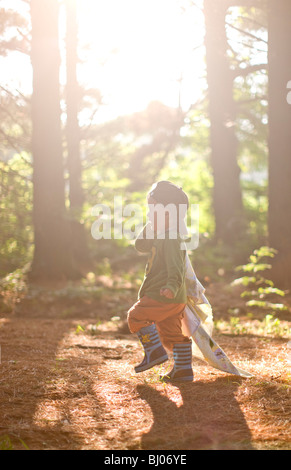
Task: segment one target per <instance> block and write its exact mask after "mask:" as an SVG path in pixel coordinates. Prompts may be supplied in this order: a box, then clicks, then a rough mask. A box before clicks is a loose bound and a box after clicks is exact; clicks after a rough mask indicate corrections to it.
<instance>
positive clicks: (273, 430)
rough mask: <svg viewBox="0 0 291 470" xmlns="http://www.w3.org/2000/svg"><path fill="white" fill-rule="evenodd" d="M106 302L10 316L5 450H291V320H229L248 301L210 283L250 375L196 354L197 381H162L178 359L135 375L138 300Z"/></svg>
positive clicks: (1, 328)
mask: <svg viewBox="0 0 291 470" xmlns="http://www.w3.org/2000/svg"><path fill="white" fill-rule="evenodd" d="M107 294H108V295H105V294H104V295H103V296H102V298H100V299H95V300H94V301H90V302H87V304H85V303H84V302H83V303H79V304H77V303H76V302H75V301H74V299H72V300H71V303H70V304H68V301H67V300H65V299H61V300H60V299H59V300H58V301H56V302H50V303H48V302H43V303H41V302H35V301H34V302H29V301H27V303H25V302H24V304H22V306H21V308H20V309H19V311H18V312H17V311H16V313H14V314H11V313H10V314H7V315H5V314H2V315H1V318H0V345H1V364H0V416H1V420H0V449H4V450H7V449H13V450H24V449H30V450H52V449H56V450H64V449H71V450H113V451H114V450H142V449H145V450H202V449H203V450H223V449H227V450H250V449H254V450H290V449H291V424H290V423H291V391H290V388H291V387H290V386H291V368H290V367H291V364H290V362H288V348H287V343H288V336H287V335H286V334H285V333H282V331H283V330H284V331H285V332H286V330H288V328H290V322H288V316H287V315H286V316H285V317H282V318H281V319H280V322H279V327H278V322H277V323H276V328H277V329H276V328H275V326H274V325H275V324H274V325H273V328H272V325H271V328H269V329H268V328H265V330H264V332H263V333H262V331H261V330H260V328H261V326H262V325H263V320H262V321H260V320H258V319H257V318H256V319H255V320H254V319H250V318H249V317H247V316H244V315H243V314H240V315H239V322H232V324H231V323H230V322H229V321H228V322H227V323H226V322H225V319H226V318H227V315H228V317H229V313H228V314H227V312H228V311H229V308H230V307H237V305H238V297H239V296H237V294H236V293H230V291H229V289H228V287H227V285H224V284H223V283H214V284H210V285H209V286H208V289H207V295H208V298H209V300H210V301H211V303H212V306H213V311H214V319H215V320H216V323H217V325H216V329H215V331H214V334H213V336H214V338H215V340H216V341H217V342H218V344H219V345H220V346H221V347H222V348H223V349H224V351H225V352H226V353H227V355H228V356H229V357H230V358H231V359H232V361H233V362H234V363H235V364H236V365H238V366H239V367H241V368H244V369H246V370H248V371H249V372H251V373H252V374H253V377H252V378H249V379H244V378H240V377H237V376H233V375H230V374H226V373H223V372H221V371H218V370H216V369H213V368H212V367H210V366H208V365H207V364H206V363H205V362H203V361H202V360H199V359H195V358H193V368H194V371H195V381H194V382H193V383H186V384H180V385H179V384H176V385H174V384H165V383H163V382H161V381H160V380H159V374H160V373H161V371H165V370H169V369H168V368H169V367H170V366H171V361H170V363H169V365H168V364H166V365H163V366H161V367H158V368H155V369H152V370H150V371H147V372H144V373H142V374H135V373H134V371H133V368H134V365H135V364H137V363H138V362H139V361H140V360H141V359H142V350H141V347H140V345H139V343H138V341H137V339H136V337H135V336H134V335H131V334H130V333H129V331H128V329H127V325H126V321H125V318H126V311H127V309H128V308H129V307H130V306H131V305H132V303H133V302H134V301H135V297H136V293H135V292H133V291H132V290H130V289H129V290H126V289H124V290H121V291H119V293H116V295H115V294H114V293H112V292H111V293H110V290H109V291H108V292H107ZM224 322H225V323H224ZM229 325H232V326H229ZM265 326H266V325H265ZM269 327H270V325H269ZM278 328H281V329H282V331H281V334H278ZM279 333H280V332H279ZM289 339H290V338H289ZM289 351H290V350H289Z"/></svg>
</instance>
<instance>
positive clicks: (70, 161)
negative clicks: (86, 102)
mask: <svg viewBox="0 0 291 470" xmlns="http://www.w3.org/2000/svg"><path fill="white" fill-rule="evenodd" d="M65 5H66V20H67V21H66V23H67V31H66V59H67V60H66V69H67V84H66V104H67V128H66V136H67V150H68V154H67V165H68V171H69V186H70V196H69V197H70V219H71V222H70V224H71V231H72V246H73V255H74V259H75V261H76V264H77V265H78V266H79V267H80V268H81V269H82V270H84V271H85V270H86V269H88V268H89V267H90V257H89V251H88V245H87V240H86V233H85V229H84V225H83V224H82V223H81V222H80V219H81V216H82V209H83V203H84V194H83V188H82V165H81V157H80V127H79V120H78V113H79V108H80V88H79V85H78V79H77V64H78V53H77V48H78V24H77V2H76V0H66V2H65Z"/></svg>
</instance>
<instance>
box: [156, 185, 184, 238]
mask: <svg viewBox="0 0 291 470" xmlns="http://www.w3.org/2000/svg"><path fill="white" fill-rule="evenodd" d="M147 200H148V205H149V209H150V210H149V214H148V215H149V219H150V222H151V224H152V226H153V229H154V230H155V231H162V230H168V229H173V230H176V231H177V233H180V235H186V234H187V227H186V224H185V220H184V218H185V216H186V212H187V209H188V207H189V200H188V196H187V194H186V193H185V192H184V191H183V190H182V188H180V187H179V186H176V185H175V184H173V183H171V182H170V181H159V182H157V183H155V184H154V185H153V186H152V187H151V190H150V191H149V194H148V198H147ZM157 206H159V207H160V208H161V209H163V208H166V210H164V211H163V210H161V211H160V212H159V211H157V210H156V209H155V208H157Z"/></svg>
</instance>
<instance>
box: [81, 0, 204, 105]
mask: <svg viewBox="0 0 291 470" xmlns="http://www.w3.org/2000/svg"><path fill="white" fill-rule="evenodd" d="M78 7H79V32H80V34H79V35H80V38H81V39H82V43H83V44H84V45H86V44H87V45H88V46H89V48H88V49H87V50H84V49H83V50H81V51H80V54H81V55H83V57H84V59H85V61H84V63H83V66H82V68H80V80H81V81H82V82H83V83H87V84H88V85H90V86H95V87H97V88H100V89H101V91H102V92H103V94H104V96H105V101H106V103H107V104H108V109H109V108H110V110H111V112H112V113H113V114H114V113H116V114H119V113H128V112H133V111H136V110H140V109H144V108H145V107H146V105H147V104H148V103H149V102H150V101H152V100H160V101H162V102H164V103H165V104H167V105H169V106H178V104H179V100H180V99H181V105H182V106H185V107H187V106H189V105H190V104H191V103H193V102H195V101H196V100H197V98H198V97H199V96H200V94H201V88H202V77H203V75H204V62H203V46H202V44H203V37H204V17H203V15H202V13H201V12H200V11H199V10H197V9H195V8H192V9H191V8H190V9H188V10H187V13H184V12H183V11H182V9H181V2H179V1H177V0H140V1H136V0H123V1H122V2H120V0H107V1H106V2H99V1H98V2H96V0H81V1H80V2H79V6H78ZM197 46H201V47H197ZM196 47H197V48H196ZM181 83H182V85H181Z"/></svg>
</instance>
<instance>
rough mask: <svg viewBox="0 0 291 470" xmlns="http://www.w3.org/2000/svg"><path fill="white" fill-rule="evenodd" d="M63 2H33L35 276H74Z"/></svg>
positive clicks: (56, 0) (44, 0)
mask: <svg viewBox="0 0 291 470" xmlns="http://www.w3.org/2000/svg"><path fill="white" fill-rule="evenodd" d="M58 14H59V5H58V0H42V1H41V2H40V1H39V0H31V22H32V43H31V62H32V67H33V96H32V124H33V132H32V154H33V184H34V194H33V204H34V207H33V222H34V244H35V249H34V258H33V263H32V267H31V273H30V277H31V278H33V279H39V280H59V279H65V278H72V277H75V274H76V273H75V271H74V268H73V264H72V256H71V238H70V230H69V224H68V221H67V215H66V209H65V191H64V169H63V154H62V137H61V123H60V92H59V67H60V54H59V44H58V17H59V15H58Z"/></svg>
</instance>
